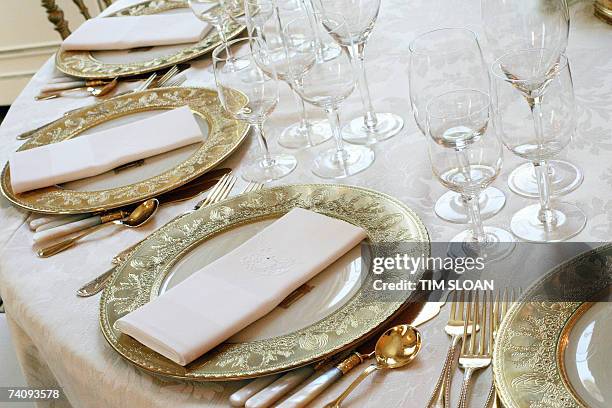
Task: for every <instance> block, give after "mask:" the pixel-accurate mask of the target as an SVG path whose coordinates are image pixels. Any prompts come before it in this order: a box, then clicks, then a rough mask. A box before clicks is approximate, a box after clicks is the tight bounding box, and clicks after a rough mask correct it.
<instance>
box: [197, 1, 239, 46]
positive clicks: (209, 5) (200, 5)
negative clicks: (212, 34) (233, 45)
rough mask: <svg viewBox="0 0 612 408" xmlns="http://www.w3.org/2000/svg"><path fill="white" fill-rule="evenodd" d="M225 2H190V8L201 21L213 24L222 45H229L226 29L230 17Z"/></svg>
mask: <svg viewBox="0 0 612 408" xmlns="http://www.w3.org/2000/svg"><path fill="white" fill-rule="evenodd" d="M224 1H225V0H221V1H219V0H189V1H188V3H189V8H191V11H192V12H193V14H195V15H196V17H197V18H199V19H200V20H202V21H204V22H206V23H209V24H212V26H213V27H214V28H215V30H216V31H217V34H218V35H219V38H220V39H221V43H222V44H223V45H225V44H227V35H226V32H225V29H226V27H227V23H228V22H229V20H230V16H229V14H228V12H227V10H226V8H225V4H224Z"/></svg>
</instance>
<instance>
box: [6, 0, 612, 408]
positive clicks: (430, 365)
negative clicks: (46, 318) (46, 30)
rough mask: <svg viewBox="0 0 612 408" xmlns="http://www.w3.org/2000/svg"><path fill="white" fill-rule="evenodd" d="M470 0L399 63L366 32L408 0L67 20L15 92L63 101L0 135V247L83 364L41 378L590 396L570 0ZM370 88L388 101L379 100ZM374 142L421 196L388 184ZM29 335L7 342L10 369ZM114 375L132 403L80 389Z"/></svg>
mask: <svg viewBox="0 0 612 408" xmlns="http://www.w3.org/2000/svg"><path fill="white" fill-rule="evenodd" d="M109 3H110V2H109ZM417 3H418V4H417V5H416V6H411V7H426V5H425V4H424V2H421V1H419V2H417ZM476 3H478V7H479V8H480V15H478V16H476V17H475V18H476V20H477V22H478V25H477V27H478V28H477V29H476V30H475V31H473V30H472V29H473V28H474V27H476V24H475V23H474V21H475V20H474V16H469V17H468V16H466V15H465V14H466V13H465V12H463V13H462V14H461V15H462V16H463V17H462V18H465V19H466V22H465V24H464V23H462V19H460V18H457V21H456V24H455V26H454V27H450V28H449V27H446V26H443V25H441V24H439V23H440V20H441V19H439V18H436V16H435V15H432V16H431V18H430V20H431V21H428V22H426V23H427V24H425V22H420V25H419V26H418V27H420V28H419V29H418V30H416V29H415V30H408V31H406V35H403V34H402V41H398V42H397V44H395V43H394V45H393V47H396V48H397V50H398V53H401V56H400V57H396V56H393V57H391V56H390V55H386V54H385V55H382V56H381V55H380V54H381V51H380V49H381V41H385V40H387V39H388V38H389V33H390V32H392V31H393V30H398V31H397V32H402V31H401V27H396V26H393V25H391V24H390V23H391V22H395V23H397V21H399V20H398V16H399V17H401V16H403V13H405V12H406V10H407V6H406V5H403V4H399V2H393V1H388V2H387V1H381V0H222V1H212V0H145V1H131V0H118V1H116V2H115V3H114V4H113V5H112V6H110V7H111V8H109V9H108V10H107V11H106V12H102V14H101V15H100V16H98V17H94V18H91V19H87V20H86V21H85V22H84V23H83V24H81V25H80V26H79V27H78V28H77V29H76V30H74V31H73V32H72V33H70V34H69V35H67V36H65V38H64V39H63V41H62V43H61V46H60V47H59V49H58V51H57V53H56V54H55V56H54V57H53V60H52V62H53V64H54V67H55V70H54V71H53V73H52V74H51V72H50V71H49V72H47V74H49V75H47V76H46V77H44V78H43V79H42V80H39V81H38V82H37V83H36V86H38V93H37V94H36V93H33V95H34V94H35V95H37V96H36V97H35V98H30V99H32V100H31V101H29V103H31V104H36V105H37V106H51V105H50V104H54V106H62V103H65V104H66V107H65V108H64V109H63V110H62V111H60V112H56V117H57V116H59V117H57V119H55V120H53V121H50V122H48V123H47V124H45V125H43V126H40V127H38V128H36V129H33V128H32V127H25V126H23V127H21V128H19V129H23V131H22V132H15V133H14V134H11V135H10V137H11V142H12V143H14V142H15V140H18V141H19V142H18V144H19V147H17V148H15V149H12V151H11V152H10V154H9V155H8V156H7V157H6V162H5V164H4V167H3V170H2V173H1V175H0V191H1V193H2V195H3V197H4V199H6V202H7V207H8V208H9V209H10V210H11V211H14V210H18V211H19V213H20V214H23V219H24V221H23V223H22V224H21V225H20V226H19V227H18V228H20V229H23V231H20V232H19V234H15V236H14V237H13V238H11V237H9V238H7V239H8V241H7V244H6V248H15V247H19V248H27V249H28V252H27V254H28V255H27V259H28V262H31V263H32V264H33V265H36V266H35V267H34V268H32V272H28V274H34V273H36V274H40V275H41V277H40V279H43V277H42V275H43V274H44V272H46V270H47V269H49V271H50V274H49V276H48V277H45V278H44V279H55V278H54V276H55V275H54V273H57V270H61V272H62V274H63V275H62V276H63V277H62V279H63V281H62V285H64V287H63V288H62V290H64V289H66V288H68V287H69V288H68V289H69V292H70V293H71V296H68V297H66V296H61V297H59V296H55V295H54V294H51V296H54V297H57V299H55V300H54V302H60V303H63V304H64V303H65V304H69V305H70V307H71V309H73V310H74V316H72V317H71V319H73V320H74V323H71V324H74V325H75V326H74V329H75V331H74V332H75V333H76V330H77V329H78V330H80V332H81V333H82V334H83V336H84V339H86V340H84V341H83V345H80V344H74V343H70V344H72V345H73V346H72V347H74V349H72V350H71V352H72V353H74V354H79V353H80V354H81V355H83V356H88V357H83V359H82V360H79V364H82V365H83V366H84V367H85V368H86V369H87V370H89V369H91V373H95V374H96V375H98V376H99V377H100V385H99V390H95V389H94V388H96V387H95V385H94V384H91V386H89V385H86V384H89V382H90V381H89V379H84V380H82V382H80V383H79V384H76V383H75V384H73V383H72V382H73V381H74V382H75V381H77V377H76V376H75V375H76V373H73V374H71V373H70V370H67V371H66V374H64V370H65V367H62V366H61V364H62V363H61V362H59V361H55V360H56V359H53V360H52V362H50V363H49V367H47V368H48V370H46V371H48V372H49V374H42V376H46V379H45V380H44V381H43V383H45V384H47V385H45V386H46V387H48V388H49V389H51V390H53V389H56V388H57V390H58V393H59V394H58V395H60V397H57V398H60V399H63V402H65V403H66V404H67V405H66V406H74V407H77V406H89V405H90V404H91V403H94V404H95V401H104V402H100V403H101V404H102V405H101V406H109V407H111V406H112V407H114V406H128V405H129V406H162V405H167V404H166V403H167V402H168V401H176V406H183V404H184V406H189V405H190V404H191V405H193V404H198V405H201V406H210V407H216V406H233V407H246V408H266V407H281V408H299V407H310V406H313V407H314V406H316V407H325V408H339V407H352V406H355V407H361V406H363V407H375V406H424V407H426V408H447V407H451V406H458V407H459V408H467V407H479V406H483V407H485V408H502V407H505V408H570V407H571V408H573V407H593V408H600V407H602V408H603V407H608V406H610V401H612V394H610V391H609V389H608V388H609V387H608V386H607V385H608V384H609V379H610V378H612V374H611V371H610V369H609V368H608V367H607V366H606V364H605V362H606V356H607V355H608V354H610V352H609V351H608V348H607V347H606V344H607V343H606V341H607V340H606V339H608V338H609V336H612V323H610V322H612V319H611V318H610V317H611V311H612V309H611V308H610V303H609V297H610V283H611V281H612V280H611V278H612V272H611V271H612V269H611V265H610V259H612V252H611V251H612V249H611V248H612V247H611V246H610V245H609V244H607V243H606V241H607V240H606V239H598V237H599V238H600V237H601V234H599V233H600V232H601V231H604V235H605V231H606V230H605V229H604V228H606V227H605V225H604V224H603V222H602V221H601V220H602V218H606V217H607V216H608V215H609V214H608V213H607V208H608V207H607V206H608V204H606V203H607V201H604V202H602V203H601V204H592V203H591V201H589V200H591V199H592V196H597V198H600V200H604V199H605V197H606V195H607V191H608V190H609V188H608V187H609V186H608V185H607V184H609V182H608V179H607V178H606V176H605V174H607V173H605V172H606V170H605V169H604V170H601V173H596V174H593V173H591V174H593V175H592V176H590V175H589V172H590V171H594V170H593V168H592V167H590V165H589V160H590V159H591V155H589V156H588V157H585V153H584V151H583V150H584V149H583V147H581V143H584V138H585V137H588V136H587V135H584V134H583V133H588V132H585V131H584V123H585V120H586V121H595V120H596V119H594V118H593V117H594V115H596V114H595V113H592V112H591V111H590V110H589V109H590V108H589V105H588V103H589V101H586V102H585V100H584V99H581V97H580V92H579V86H580V85H579V84H582V83H583V82H582V81H581V78H582V77H583V76H585V75H588V74H589V72H590V71H589V70H588V69H587V68H585V64H584V63H583V62H582V61H580V60H579V59H578V58H574V55H575V51H574V52H572V49H571V44H572V41H577V40H575V37H578V38H579V40H580V41H584V38H582V37H579V36H578V35H576V33H575V32H574V31H577V30H578V29H576V28H574V27H576V25H577V26H578V27H584V25H585V24H586V21H590V22H591V23H592V21H591V19H590V18H591V17H593V19H594V18H595V17H594V16H593V15H592V13H589V15H588V18H587V17H585V16H586V14H585V10H587V11H591V9H592V7H593V6H592V5H591V4H589V5H588V6H589V7H590V8H587V5H586V4H568V2H567V1H565V0H529V1H526V2H521V3H520V4H519V3H516V2H514V3H508V2H507V1H505V0H481V1H480V2H476ZM472 6H473V5H472ZM472 6H470V7H472ZM599 13H601V12H599ZM396 14H397V15H396ZM467 14H470V13H467ZM62 15H63V14H62ZM62 18H63V17H62ZM402 18H403V17H402ZM409 18H411V20H410V21H412V22H415V18H414V17H409V16H407V17H406V21H408V19H409ZM575 20H577V21H578V22H577V23H575ZM570 22H571V25H570ZM593 24H594V23H593ZM598 24H601V25H603V24H604V23H603V22H598ZM570 26H572V30H574V31H570ZM391 27H395V28H391ZM423 27H427V29H422V28H423ZM467 27H469V28H467ZM601 27H602V26H598V28H601ZM587 30H588V28H587V29H584V28H583V31H582V35H583V36H585V35H586V34H585V32H586V31H587ZM58 31H59V30H58ZM379 32H380V37H377V35H378V33H379ZM570 32H571V35H570ZM385 36H386V37H385ZM392 36H393V37H394V38H395V37H396V35H395V34H393V35H392ZM404 43H405V44H404ZM366 45H367V47H366ZM381 61H383V62H384V61H388V63H389V65H390V66H391V68H389V69H390V70H392V72H394V73H397V72H403V73H404V77H403V78H400V77H398V78H386V79H385V82H381V74H380V73H379V72H376V71H377V69H376V68H377V65H376V64H381ZM398 65H399V68H398V67H397V66H398ZM378 68H379V69H382V68H380V66H379V67H378ZM370 71H372V72H371V73H372V74H373V75H369V73H370ZM58 72H59V74H58ZM390 72H391V71H390ZM389 83H391V84H392V86H391V88H395V89H392V90H393V92H394V93H395V94H397V95H400V94H403V95H402V98H403V99H401V101H402V102H403V103H405V106H403V109H402V110H398V111H396V112H392V111H393V109H389V107H392V106H396V105H393V104H390V103H389V104H387V103H384V102H387V100H389V99H392V98H396V96H395V95H389V94H387V95H383V96H384V99H382V100H381V102H379V101H378V100H377V99H375V98H376V97H377V96H375V95H377V94H379V93H380V94H383V92H382V90H383V87H382V86H381V84H386V85H388V84H389ZM396 83H397V85H396ZM41 84H42V88H41ZM201 84H207V87H204V86H201ZM29 86H30V85H29ZM31 86H34V85H31ZM400 86H401V87H402V88H401V89H400ZM604 86H605V85H602V87H604ZM385 91H386V92H388V90H385ZM287 96H288V97H289V98H290V99H289V100H286V99H287V98H286V97H287ZM291 98H293V101H291ZM397 98H399V96H398V97H397ZM74 99H82V106H81V107H78V108H76V109H69V108H72V107H73V106H74V105H70V103H71V102H70V101H71V100H74ZM292 102H293V104H292ZM351 103H353V105H351ZM281 106H282V108H280V109H279V107H281ZM285 106H291V107H292V108H285ZM347 106H349V107H350V106H357V107H358V110H357V112H358V114H357V115H356V116H355V115H354V114H352V113H350V112H349V109H347ZM375 106H377V107H376V108H375ZM378 106H385V108H384V109H382V110H379V108H378ZM283 108H285V110H286V109H291V113H292V116H291V120H288V121H285V122H286V123H288V125H286V126H278V125H277V124H276V122H275V120H274V117H275V115H279V110H282V109H283ZM314 112H317V113H318V114H314ZM585 112H587V113H586V114H585ZM323 114H324V115H323ZM271 118H272V120H270V119H271ZM585 118H586V119H585ZM9 119H10V117H9ZM597 120H600V121H601V122H599V123H603V122H605V118H603V119H601V118H599V119H597ZM411 126H412V128H410V127H411ZM602 126H603V125H602ZM411 129H412V130H414V132H413V131H412V130H411ZM15 146H17V145H15ZM393 149H399V152H401V153H402V154H403V155H404V156H405V160H406V163H408V166H407V168H409V169H411V170H410V171H411V172H413V173H414V174H412V173H409V174H408V177H413V175H414V177H417V175H418V177H420V178H421V179H419V180H418V183H421V182H422V183H424V184H426V189H425V188H423V189H421V190H420V189H419V188H415V189H413V190H408V192H406V191H403V190H405V189H407V188H409V186H416V185H417V184H418V183H417V180H403V179H401V177H397V174H399V173H398V172H395V173H394V171H393V169H399V167H400V165H403V164H404V163H390V162H388V160H387V159H388V158H389V157H399V156H401V154H400V153H398V154H394V155H393V156H390V155H388V154H387V153H388V152H389V151H391V150H393ZM13 150H14V151H13ZM602 154H604V153H602ZM592 157H593V159H592V161H593V162H595V161H601V160H605V157H604V156H598V155H596V154H592ZM516 164H518V166H516ZM404 167H406V166H404ZM423 169H426V170H427V178H426V179H425V178H423V177H422V175H423V174H425V173H424V171H421V170H423ZM604 173H605V174H604ZM381 178H384V179H387V180H395V179H397V181H396V182H395V183H394V185H393V186H392V187H391V188H384V189H383V188H381V186H382V184H379V183H377V182H376V180H377V179H381ZM606 183H607V184H606ZM387 184H391V183H387ZM387 184H385V185H387ZM440 188H442V189H444V190H445V194H442V195H440V194H439V193H438V191H439V190H440ZM585 189H588V192H585ZM400 196H401V197H404V199H402V200H400V199H398V198H396V197H400ZM406 197H407V198H406ZM598 203H599V201H598ZM598 206H600V207H602V208H604V207H605V208H604V209H600V208H597V207H598ZM5 210H6V209H4V208H1V209H0V217H3V214H2V213H3V212H4V211H5ZM152 224H154V225H153V226H152ZM598 234H599V235H598ZM11 240H15V241H17V240H19V242H18V243H16V244H12V243H11ZM111 243H112V244H111ZM30 249H31V251H30ZM6 251H7V252H8V249H7V250H6ZM7 252H4V251H3V253H4V254H5V255H6V253H7ZM88 253H89V254H90V255H91V254H92V253H95V259H96V260H95V261H93V262H92V260H91V257H87V256H85V254H88ZM20 254H26V252H20ZM20 256H22V255H20ZM0 258H1V257H0ZM24 258H26V257H25V256H24ZM0 262H1V261H0ZM2 267H4V265H3V264H2V263H0V270H1V268H2ZM73 269H74V271H73ZM6 276H7V278H6V279H7V280H6V281H5V282H3V278H4V275H3V274H1V273H0V291H1V289H2V287H5V288H10V290H6V291H5V292H1V293H2V297H3V298H2V299H0V300H1V301H2V302H1V303H0V304H1V305H2V306H3V307H4V308H5V310H6V315H7V317H10V318H11V319H14V323H15V327H19V325H20V319H27V317H24V315H23V314H22V313H23V312H22V311H21V310H20V307H19V306H21V307H24V306H23V304H21V305H19V306H15V307H14V308H13V307H12V302H17V300H15V299H24V296H20V294H19V290H20V289H19V288H20V287H21V285H20V284H19V282H17V281H14V282H13V281H10V279H11V278H9V277H11V276H14V275H11V274H7V275H6ZM63 293H64V294H65V293H66V292H63ZM31 296H33V299H36V296H38V295H36V294H31ZM22 302H23V301H22ZM13 304H16V305H17V303H13ZM85 309H87V310H94V309H95V316H96V320H97V321H96V326H98V328H97V330H96V332H95V333H91V330H82V329H80V326H79V325H81V324H82V322H80V321H79V320H80V319H82V316H81V315H80V313H82V311H83V310H85ZM88 319H89V320H91V315H90V316H89V317H88ZM88 323H91V321H88ZM41 325H42V326H41V327H42V328H43V330H44V332H47V333H49V334H48V336H50V338H53V336H55V334H54V333H53V328H52V327H51V326H52V325H51V324H50V326H49V327H43V326H44V325H45V323H41ZM9 327H10V326H9ZM65 329H66V330H72V328H70V327H66V328H65ZM42 333H43V331H41V332H38V333H28V334H27V336H20V337H19V338H17V340H16V342H22V341H23V342H24V343H23V344H18V347H16V349H17V350H18V351H17V353H18V355H19V357H20V360H23V361H24V363H23V365H25V366H26V367H24V371H25V372H26V373H29V372H30V371H31V370H32V367H31V364H45V363H44V361H43V360H44V353H45V349H44V348H43V347H42V346H41V347H40V355H39V356H38V355H37V356H35V357H32V359H33V360H36V361H34V363H32V362H30V361H29V360H28V359H27V358H24V354H23V353H25V352H26V351H24V350H26V349H27V348H28V347H29V348H37V347H38V346H37V345H36V344H37V342H40V341H41V339H42V338H44V336H43V335H42ZM26 337H27V338H28V339H29V340H25V338H26ZM63 341H64V340H55V344H56V345H57V347H62V342H63ZM26 343H27V344H26ZM81 347H82V348H81ZM49 350H51V349H49ZM54 353H59V354H60V355H61V349H55V351H54ZM92 356H93V357H92ZM90 358H95V359H96V361H95V363H92V366H91V367H89V366H88V365H87V364H89V362H88V359H90ZM38 359H40V360H41V361H40V362H39V361H38ZM110 359H112V362H111V361H110ZM74 361H76V360H73V363H74ZM73 363H68V362H67V363H66V364H73ZM55 364H59V365H57V366H54V367H51V365H55ZM100 367H103V370H105V373H102V372H101V371H100V372H99V370H100ZM46 371H45V372H46ZM54 372H58V373H62V374H59V375H58V377H57V378H55V375H54V374H53V373H54ZM83 375H84V376H88V375H89V374H83ZM110 376H113V378H114V379H115V380H113V384H109V382H108V381H107V379H109V378H110ZM84 378H85V377H84ZM459 379H461V380H459ZM79 381H81V379H79ZM30 383H31V384H30ZM137 383H138V384H140V385H138V384H137ZM6 385H7V386H10V385H11V384H6ZM28 385H29V387H31V388H41V387H40V385H39V384H38V383H35V382H34V381H33V380H32V379H29V380H28ZM0 386H2V387H4V386H5V385H4V384H0ZM141 386H142V387H141ZM143 387H144V388H143ZM147 387H148V389H149V391H148V392H147V391H146V389H145V388H147ZM120 388H125V390H124V391H125V392H126V394H128V390H129V393H131V395H134V396H136V397H137V398H135V399H134V400H132V397H131V396H126V400H125V401H115V402H113V403H110V402H109V401H110V399H104V398H102V399H101V396H100V395H101V394H99V393H100V392H102V390H106V391H104V392H107V393H115V394H116V393H118V392H119V389H120ZM188 390H190V391H188ZM198 392H201V393H202V394H198V395H200V397H197V398H196V397H194V395H196V393H198ZM141 393H142V394H141ZM51 395H55V394H51ZM89 395H92V396H94V395H96V396H95V397H92V399H89V397H88V396H89ZM202 395H206V396H205V397H202ZM77 396H78V397H77ZM2 398H4V397H3V395H2V394H0V400H2ZM53 398H55V397H49V398H46V399H45V401H47V402H48V401H50V400H52V399H53ZM156 398H159V401H156ZM32 401H34V399H33V400H32ZM84 401H86V402H84ZM128 401H129V402H128ZM139 401H140V402H139ZM415 401H416V402H415Z"/></svg>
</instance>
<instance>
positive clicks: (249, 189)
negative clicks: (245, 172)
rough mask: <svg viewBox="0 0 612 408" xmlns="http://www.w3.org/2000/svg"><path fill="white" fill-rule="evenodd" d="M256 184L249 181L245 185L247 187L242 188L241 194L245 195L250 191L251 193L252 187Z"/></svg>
mask: <svg viewBox="0 0 612 408" xmlns="http://www.w3.org/2000/svg"><path fill="white" fill-rule="evenodd" d="M255 184H256V183H255V182H254V181H249V184H247V186H246V187H245V188H244V190H242V194H246V193H250V192H251V191H253V186H254V185H255Z"/></svg>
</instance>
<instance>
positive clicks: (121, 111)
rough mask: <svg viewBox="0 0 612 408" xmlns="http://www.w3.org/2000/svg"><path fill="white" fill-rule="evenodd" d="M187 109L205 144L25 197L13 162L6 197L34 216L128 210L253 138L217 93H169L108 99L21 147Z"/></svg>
mask: <svg viewBox="0 0 612 408" xmlns="http://www.w3.org/2000/svg"><path fill="white" fill-rule="evenodd" d="M186 105H188V106H189V107H190V108H191V110H192V112H193V113H194V117H195V119H196V121H197V122H198V124H199V125H200V127H201V129H202V134H203V135H205V138H204V141H203V142H202V143H195V144H192V145H189V146H185V147H183V148H180V149H176V150H173V151H170V152H167V153H164V154H160V155H157V156H154V157H151V158H147V159H145V160H144V163H143V164H142V165H140V166H135V167H132V168H128V169H125V170H122V171H117V170H114V171H109V172H107V173H104V174H101V175H99V176H95V177H89V178H86V179H83V180H78V181H75V182H70V183H66V184H62V185H58V186H52V187H47V188H42V189H38V190H32V191H28V192H25V193H21V194H15V193H14V192H13V190H12V187H11V179H10V177H11V174H10V168H9V165H8V163H7V164H6V165H5V167H4V169H3V171H2V176H1V180H0V187H1V190H2V193H3V194H4V196H5V197H6V198H7V199H8V200H9V201H11V202H12V203H13V204H15V205H17V206H19V207H22V208H24V209H27V210H30V211H35V212H39V213H48V214H74V213H84V212H93V211H102V210H109V209H112V208H117V207H121V206H125V205H128V204H132V203H135V202H139V201H143V200H146V199H147V198H150V197H154V196H157V195H159V194H161V193H164V192H166V191H170V190H172V189H174V188H176V187H179V186H181V185H183V184H185V183H187V182H189V181H190V180H192V179H194V178H196V177H198V176H200V175H202V174H204V173H206V172H207V171H209V170H210V169H212V168H214V167H215V166H216V165H218V164H219V163H221V162H222V161H223V160H224V159H226V158H227V157H228V156H229V155H230V154H232V152H234V150H236V148H237V147H238V146H239V145H240V143H241V142H242V141H243V140H244V138H245V137H246V135H247V132H248V125H245V124H244V123H243V122H239V121H236V120H234V119H229V118H228V117H227V116H226V114H225V112H224V110H223V107H222V106H221V104H220V103H219V101H218V97H217V92H216V91H213V90H210V89H204V88H163V89H152V90H149V91H144V92H139V93H131V94H127V95H123V96H119V97H116V98H112V99H108V100H105V101H103V102H100V103H98V104H96V105H92V106H88V107H85V108H83V109H80V110H78V111H76V112H73V113H71V114H70V115H68V116H66V117H65V118H63V119H62V120H60V121H58V122H56V123H52V124H51V125H49V126H47V127H45V128H43V129H41V130H39V131H38V132H36V133H35V134H34V135H33V136H32V137H31V138H30V139H29V140H28V141H27V142H26V143H24V144H23V145H22V146H21V147H20V148H19V150H26V149H32V148H35V147H38V146H43V145H47V144H51V143H57V142H60V141H62V140H66V139H70V138H73V137H78V136H80V135H85V134H88V133H91V132H96V131H98V130H102V129H106V128H109V127H115V126H119V125H122V124H125V123H126V122H131V121H134V120H138V119H143V118H144V117H146V116H148V115H155V114H157V113H159V111H160V110H167V109H174V108H178V107H181V106H186ZM127 137H129V135H126V138H127Z"/></svg>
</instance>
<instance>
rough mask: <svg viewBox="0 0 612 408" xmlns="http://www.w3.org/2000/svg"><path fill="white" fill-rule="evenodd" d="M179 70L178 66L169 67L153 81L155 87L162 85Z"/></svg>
mask: <svg viewBox="0 0 612 408" xmlns="http://www.w3.org/2000/svg"><path fill="white" fill-rule="evenodd" d="M178 72H179V69H178V67H177V66H176V65H175V66H173V67H172V68H170V69H169V70H168V71H167V72H166V73H165V74H164V75H162V76H161V78H159V79H158V80H157V82H156V83H155V87H160V86H164V85H165V84H166V82H168V81H169V80H170V78H172V77H173V76H175V75H176V74H177V73H178Z"/></svg>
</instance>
